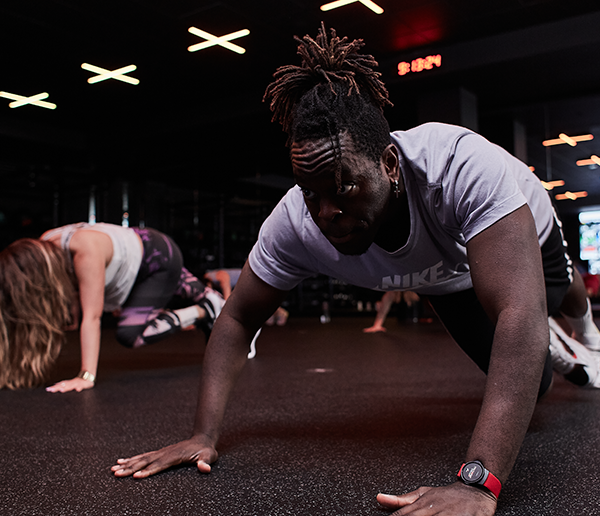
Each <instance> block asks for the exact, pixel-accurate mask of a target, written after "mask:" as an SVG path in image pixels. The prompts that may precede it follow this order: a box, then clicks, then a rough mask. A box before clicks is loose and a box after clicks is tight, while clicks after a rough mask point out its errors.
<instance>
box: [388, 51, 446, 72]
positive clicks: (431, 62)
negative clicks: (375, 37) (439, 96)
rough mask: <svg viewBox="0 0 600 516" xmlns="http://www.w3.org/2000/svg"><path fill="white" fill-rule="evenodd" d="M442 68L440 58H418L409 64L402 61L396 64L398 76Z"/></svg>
mask: <svg viewBox="0 0 600 516" xmlns="http://www.w3.org/2000/svg"><path fill="white" fill-rule="evenodd" d="M434 66H435V67H438V68H439V67H440V66H442V56H441V55H440V54H437V55H435V56H427V57H419V58H417V59H413V60H412V61H411V62H410V63H408V62H406V61H402V62H400V63H398V75H406V74H407V73H408V72H422V71H424V70H432V69H433V67H434Z"/></svg>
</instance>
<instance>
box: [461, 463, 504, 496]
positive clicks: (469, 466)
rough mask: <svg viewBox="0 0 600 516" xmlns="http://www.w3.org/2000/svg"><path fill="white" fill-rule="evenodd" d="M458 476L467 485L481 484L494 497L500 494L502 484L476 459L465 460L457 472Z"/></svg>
mask: <svg viewBox="0 0 600 516" xmlns="http://www.w3.org/2000/svg"><path fill="white" fill-rule="evenodd" d="M458 478H460V479H461V480H462V481H463V482H464V483H465V484H467V485H468V486H483V487H485V488H486V489H488V490H489V491H490V492H491V493H492V494H493V495H494V496H495V497H496V498H498V496H500V491H501V489H502V484H501V483H500V480H498V479H497V478H496V477H495V476H494V475H493V474H492V473H490V472H489V471H488V470H487V469H485V468H484V467H483V464H482V463H481V462H479V461H478V460H473V461H471V462H465V463H464V464H463V465H462V466H461V467H460V470H459V472H458Z"/></svg>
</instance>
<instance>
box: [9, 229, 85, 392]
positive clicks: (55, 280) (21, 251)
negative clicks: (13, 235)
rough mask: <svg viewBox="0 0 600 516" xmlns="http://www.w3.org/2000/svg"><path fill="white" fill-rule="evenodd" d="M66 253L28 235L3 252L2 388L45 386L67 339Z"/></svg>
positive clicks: (68, 276)
mask: <svg viewBox="0 0 600 516" xmlns="http://www.w3.org/2000/svg"><path fill="white" fill-rule="evenodd" d="M69 270H70V267H69V265H68V262H67V258H66V255H65V252H64V251H63V250H62V249H60V248H58V247H57V246H55V245H54V244H51V243H50V242H46V241H42V240H36V239H32V238H22V239H20V240H17V241H16V242H13V243H12V244H10V245H9V246H8V247H7V248H6V249H4V250H3V251H2V252H1V253H0V388H4V387H7V388H9V389H21V388H31V387H34V386H36V385H39V384H41V383H42V382H43V381H44V380H45V378H46V375H47V373H48V371H49V369H50V367H51V366H52V365H53V364H54V362H55V360H56V358H57V357H58V354H59V353H60V349H61V347H62V344H63V342H64V338H65V337H64V328H65V326H66V325H67V324H69V321H70V319H71V314H70V305H71V302H72V301H73V299H74V297H73V293H74V288H73V281H72V277H73V276H72V274H71V273H70V272H69Z"/></svg>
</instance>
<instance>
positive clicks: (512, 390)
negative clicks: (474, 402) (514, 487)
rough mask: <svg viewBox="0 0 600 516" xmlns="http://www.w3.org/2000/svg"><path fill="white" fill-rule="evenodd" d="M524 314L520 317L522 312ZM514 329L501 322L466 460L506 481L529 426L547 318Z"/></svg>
mask: <svg viewBox="0 0 600 516" xmlns="http://www.w3.org/2000/svg"><path fill="white" fill-rule="evenodd" d="M521 316H522V314H521ZM538 318H539V319H540V320H539V321H537V323H535V322H532V321H526V324H523V323H521V325H519V326H517V327H514V326H513V325H512V324H510V323H508V324H505V323H503V322H502V320H501V319H500V320H499V322H498V325H497V328H496V334H495V338H494V346H493V350H492V357H491V361H490V367H489V371H488V378H487V382H486V389H485V394H484V399H483V404H482V407H481V411H480V413H479V418H478V420H477V424H476V427H475V430H474V432H473V436H472V439H471V443H470V446H469V449H468V451H467V457H466V459H467V460H481V461H482V462H483V463H484V465H485V467H486V468H487V469H489V470H490V471H491V472H492V473H493V474H494V475H495V476H496V477H498V478H499V479H500V481H501V482H504V481H506V479H507V478H508V475H509V473H510V471H511V469H512V467H513V464H514V462H515V460H516V457H517V454H518V452H519V449H520V447H521V444H522V442H523V439H524V437H525V434H526V432H527V429H528V427H529V423H530V421H531V416H532V414H533V411H534V408H535V404H536V401H537V395H538V392H539V387H540V381H541V376H542V371H543V367H544V362H545V358H546V353H547V348H548V344H547V338H546V337H545V335H546V334H547V327H546V325H545V319H544V318H542V317H540V316H538Z"/></svg>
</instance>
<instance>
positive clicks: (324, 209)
mask: <svg viewBox="0 0 600 516" xmlns="http://www.w3.org/2000/svg"><path fill="white" fill-rule="evenodd" d="M341 214H342V210H341V209H340V208H339V207H338V206H336V205H335V204H334V203H332V202H330V201H328V200H326V199H325V200H322V201H321V204H320V205H319V218H320V219H323V220H326V221H327V222H333V221H334V220H335V219H336V218H337V217H338V216H340V215H341Z"/></svg>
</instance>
